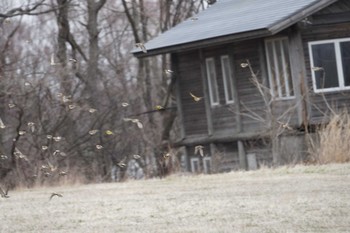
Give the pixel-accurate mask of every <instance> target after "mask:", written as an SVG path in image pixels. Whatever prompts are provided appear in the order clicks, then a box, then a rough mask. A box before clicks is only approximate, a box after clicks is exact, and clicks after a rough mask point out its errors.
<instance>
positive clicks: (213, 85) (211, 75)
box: [206, 58, 219, 104]
mask: <svg viewBox="0 0 350 233" xmlns="http://www.w3.org/2000/svg"><path fill="white" fill-rule="evenodd" d="M206 63H207V74H208V85H209V92H210V93H209V94H210V99H211V104H218V103H219V93H218V85H217V81H216V70H215V62H214V59H212V58H208V59H207V60H206Z"/></svg>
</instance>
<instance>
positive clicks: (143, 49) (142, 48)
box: [135, 43, 147, 53]
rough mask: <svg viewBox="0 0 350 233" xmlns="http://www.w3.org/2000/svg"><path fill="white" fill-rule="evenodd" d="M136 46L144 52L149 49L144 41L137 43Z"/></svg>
mask: <svg viewBox="0 0 350 233" xmlns="http://www.w3.org/2000/svg"><path fill="white" fill-rule="evenodd" d="M135 45H136V47H138V48H140V49H141V50H142V52H144V53H147V49H146V47H145V45H144V44H143V43H136V44H135Z"/></svg>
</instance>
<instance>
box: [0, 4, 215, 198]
mask: <svg viewBox="0 0 350 233" xmlns="http://www.w3.org/2000/svg"><path fill="white" fill-rule="evenodd" d="M215 2H216V0H207V3H208V4H209V5H211V4H214V3H215ZM191 20H198V18H196V17H192V18H191ZM135 46H136V47H137V48H139V49H141V51H142V52H143V53H147V48H146V46H145V45H144V44H143V43H141V42H140V43H136V44H135ZM69 62H73V63H77V60H76V59H74V58H70V59H69ZM50 65H51V66H57V65H60V63H58V62H56V61H55V56H54V54H52V55H51V58H50ZM164 72H165V74H166V76H168V77H169V76H171V75H172V74H173V73H174V72H173V71H172V70H170V69H166V70H164ZM24 85H25V86H26V87H31V86H32V84H31V83H29V82H25V84H24ZM189 95H190V96H191V97H192V98H193V100H194V101H195V102H199V101H201V100H202V99H203V97H199V96H196V95H194V94H193V93H191V92H189ZM57 97H58V98H60V99H61V100H62V102H63V103H65V104H68V109H69V110H73V109H75V108H77V107H78V106H77V105H75V104H73V103H72V100H71V96H65V95H63V93H58V94H57ZM121 105H122V107H128V106H129V104H128V103H126V102H123V103H122V104H121ZM8 107H9V109H12V108H15V107H16V105H15V104H14V103H9V104H8ZM155 110H156V111H161V110H165V108H164V107H163V106H161V105H156V106H155ZM88 111H89V113H91V114H93V113H95V112H96V111H97V109H94V108H89V110H88ZM150 112H152V111H150ZM146 113H148V112H146ZM123 120H124V121H125V122H131V123H134V124H136V126H137V127H138V128H139V129H143V124H142V122H141V121H140V120H139V119H137V118H124V119H123ZM27 125H28V128H29V131H30V132H32V133H33V132H34V131H35V123H34V122H28V124H27ZM5 128H6V125H5V124H4V122H3V121H2V119H1V118H0V129H5ZM98 132H99V130H97V129H91V130H90V131H89V132H88V133H89V134H90V135H95V134H97V133H98ZM26 133H27V131H25V130H20V131H18V134H19V135H20V136H23V135H24V134H26ZM105 134H106V135H113V134H114V133H113V131H111V130H106V131H105ZM46 137H47V139H49V140H50V139H52V140H54V141H55V142H59V141H61V140H62V137H61V136H53V135H47V136H46ZM95 147H96V149H97V150H101V149H103V146H102V145H99V144H97V145H95ZM203 148H204V147H203V146H201V145H198V146H196V147H195V154H198V153H199V154H200V155H201V156H202V157H203V156H204V153H203ZM41 149H42V150H43V151H46V150H48V146H46V145H43V146H41ZM53 155H54V156H58V155H60V156H63V157H65V156H66V154H65V153H64V152H62V151H60V150H55V151H54V152H53ZM14 156H16V158H17V159H23V160H25V161H26V162H29V159H28V158H27V156H26V155H24V154H23V153H22V152H21V151H20V150H19V149H18V148H17V147H16V148H15V152H14ZM170 156H171V154H170V153H166V154H164V156H163V157H164V158H168V157H170ZM132 157H133V158H134V159H135V160H138V159H141V156H140V155H137V154H135V155H133V156H132ZM6 159H8V156H6V155H3V154H1V155H0V160H6ZM126 159H127V158H126V157H125V158H123V159H122V160H121V161H119V162H117V166H119V167H120V168H124V167H126ZM46 163H47V164H43V165H41V167H40V170H41V171H43V174H44V176H46V177H49V176H51V175H52V173H53V172H56V171H57V169H58V167H57V166H54V165H52V163H51V162H50V161H49V160H47V161H46ZM57 172H58V175H59V176H66V175H67V171H57ZM34 176H35V175H34ZM0 195H1V197H3V198H9V196H8V188H7V189H6V190H5V191H4V190H3V189H2V188H1V187H0ZM55 196H57V197H63V195H62V194H59V193H52V194H51V196H50V198H49V200H51V199H52V198H53V197H55Z"/></svg>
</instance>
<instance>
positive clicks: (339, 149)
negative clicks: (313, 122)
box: [308, 110, 350, 164]
mask: <svg viewBox="0 0 350 233" xmlns="http://www.w3.org/2000/svg"><path fill="white" fill-rule="evenodd" d="M349 141H350V115H349V113H348V112H347V111H345V110H344V111H342V112H340V113H335V112H333V115H332V116H331V118H330V121H329V122H328V123H327V124H324V125H322V126H320V127H319V128H318V129H317V130H316V133H315V134H314V135H309V140H308V142H309V154H310V158H311V161H312V162H315V163H320V164H326V163H346V162H349V161H350V143H349Z"/></svg>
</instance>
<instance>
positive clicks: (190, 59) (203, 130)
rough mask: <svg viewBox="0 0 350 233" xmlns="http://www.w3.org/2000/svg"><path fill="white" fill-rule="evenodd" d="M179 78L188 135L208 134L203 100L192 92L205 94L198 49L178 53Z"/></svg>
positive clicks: (184, 122) (199, 94)
mask: <svg viewBox="0 0 350 233" xmlns="http://www.w3.org/2000/svg"><path fill="white" fill-rule="evenodd" d="M178 64H179V65H178V72H179V75H178V78H179V88H180V94H181V102H182V113H183V124H184V128H185V134H186V136H192V135H207V134H208V130H207V118H206V111H205V103H204V101H203V100H201V101H199V102H195V101H194V100H193V98H192V97H191V96H190V94H189V93H190V92H191V93H193V94H194V95H196V96H204V93H203V85H202V79H201V67H200V62H199V54H198V51H192V52H188V53H181V54H179V55H178Z"/></svg>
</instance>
